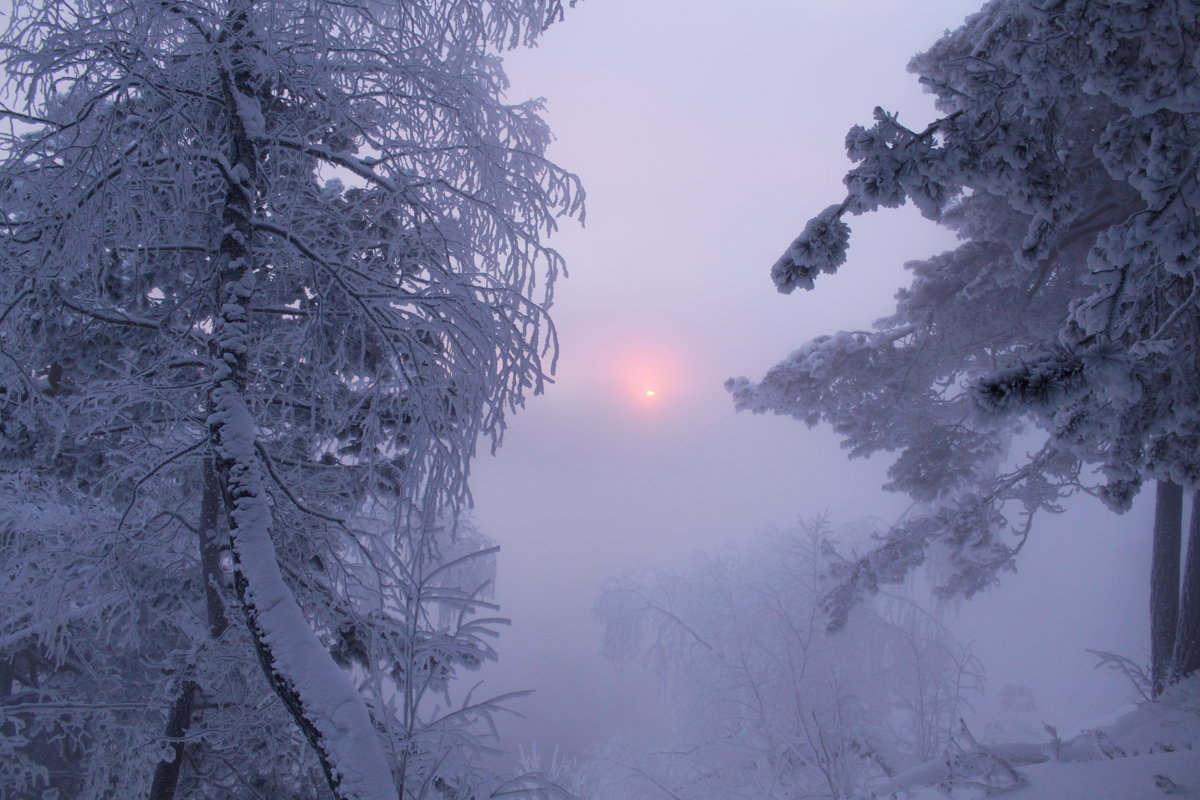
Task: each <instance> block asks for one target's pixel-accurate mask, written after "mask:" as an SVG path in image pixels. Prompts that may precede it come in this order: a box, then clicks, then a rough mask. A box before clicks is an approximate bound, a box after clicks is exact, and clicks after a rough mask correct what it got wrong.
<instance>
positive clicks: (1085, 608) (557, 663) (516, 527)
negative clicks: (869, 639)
mask: <svg viewBox="0 0 1200 800" xmlns="http://www.w3.org/2000/svg"><path fill="white" fill-rule="evenodd" d="M978 7H979V3H977V2H964V0H921V1H920V2H918V0H857V1H856V2H843V1H842V0H752V1H751V2H742V3H733V2H728V0H725V1H723V2H710V1H708V0H704V1H697V0H691V2H689V1H688V0H585V2H581V3H580V4H579V6H578V7H576V8H575V9H573V10H570V11H568V13H567V19H566V21H565V23H563V24H560V25H556V26H555V27H554V28H552V29H551V30H550V31H549V32H548V33H547V34H546V36H545V38H544V40H543V42H542V44H541V46H540V47H539V48H537V49H536V50H533V51H529V52H520V53H516V54H513V55H510V56H509V57H508V58H506V64H507V67H508V71H509V75H510V77H511V78H512V81H513V88H512V91H511V92H510V97H511V98H512V99H524V98H526V97H531V96H544V97H546V98H547V101H548V107H549V112H548V118H549V121H550V124H551V126H552V128H553V129H554V132H555V134H556V136H557V138H558V141H557V142H556V144H555V145H554V147H553V148H552V150H551V154H552V157H553V158H554V159H555V160H556V161H557V162H558V163H560V164H561V165H563V166H565V167H567V168H569V169H572V170H574V171H576V172H578V173H579V174H580V176H581V177H582V178H583V180H584V182H585V185H586V187H587V190H588V218H587V226H586V228H585V229H583V230H579V229H578V228H577V227H576V226H573V225H570V224H568V225H567V228H566V230H564V231H563V232H562V233H561V234H560V235H559V236H557V237H555V239H554V244H555V245H556V246H557V247H558V248H559V249H561V250H562V251H563V253H564V254H565V255H566V257H567V259H568V264H569V268H570V271H571V277H570V278H569V279H568V280H565V281H563V282H561V283H560V284H559V285H558V288H557V301H556V304H555V307H554V309H553V314H554V318H555V320H556V322H557V324H558V326H559V331H560V335H561V339H562V354H561V359H560V362H559V370H558V377H557V382H556V384H555V385H554V386H552V387H550V390H549V392H548V394H547V396H545V397H543V398H537V399H535V400H533V401H532V402H531V403H530V404H529V407H528V408H527V409H526V410H525V411H524V412H523V413H522V414H520V415H518V416H517V417H516V418H514V419H513V420H512V422H511V425H510V429H509V433H508V436H507V440H506V443H505V445H504V447H503V448H502V449H501V451H500V453H499V454H498V455H497V456H496V457H495V458H492V457H490V456H487V455H486V454H485V455H482V456H481V457H480V459H479V460H478V461H477V462H476V466H475V469H474V478H473V486H474V494H475V499H476V511H475V519H476V521H477V523H478V524H479V526H480V528H481V529H482V530H483V531H484V532H485V533H486V534H487V535H489V536H490V537H492V538H493V539H495V540H496V541H497V542H498V543H499V544H500V545H501V547H502V552H501V555H500V561H499V571H500V575H499V591H498V599H499V601H500V602H501V604H502V611H503V613H504V614H505V615H507V616H509V617H511V618H512V619H513V626H512V627H511V628H510V629H507V630H505V632H504V633H503V635H502V637H501V639H500V641H499V650H500V652H501V659H502V663H501V664H500V665H499V667H497V668H489V669H488V670H487V671H486V672H485V673H484V677H485V679H486V683H485V689H487V688H490V689H491V691H492V692H500V691H507V690H510V689H518V688H533V689H536V690H537V694H536V695H535V696H534V697H533V698H532V699H529V700H527V701H523V702H522V703H521V704H520V705H519V707H520V709H521V710H522V711H523V712H524V713H525V714H526V715H527V716H528V719H527V720H525V721H514V722H511V723H509V724H506V725H505V726H504V728H503V731H504V732H505V733H506V735H507V736H506V744H507V745H508V746H510V747H514V748H515V747H516V746H517V745H518V744H521V743H524V742H528V740H530V739H531V738H534V737H536V738H537V739H539V743H540V746H541V747H542V749H546V748H548V747H553V746H554V745H555V744H556V743H558V744H561V745H562V746H563V747H564V748H565V749H566V750H568V751H574V750H576V749H578V748H581V747H584V746H586V745H588V744H591V743H593V742H594V741H596V740H597V739H598V738H602V737H605V736H609V735H613V734H615V733H618V732H620V730H621V728H622V726H624V725H626V724H628V723H630V722H635V723H636V722H639V720H640V721H641V722H642V723H644V722H645V721H646V719H647V718H648V716H649V715H650V714H651V713H652V712H654V711H655V710H656V705H655V701H654V699H653V691H652V689H651V688H649V687H648V686H647V685H646V682H645V681H642V680H639V679H638V678H637V677H636V676H632V675H629V674H624V675H618V674H615V673H613V672H612V670H611V669H610V668H609V667H608V665H606V664H605V663H603V662H602V661H601V660H600V658H599V640H598V629H597V627H596V625H595V623H594V622H593V620H592V618H591V604H592V602H593V600H594V599H595V596H596V594H597V591H598V589H599V587H600V584H601V583H602V582H603V580H604V579H605V578H606V577H607V576H609V575H612V574H616V573H619V572H621V571H622V570H624V569H626V568H628V567H639V566H646V565H655V566H660V567H664V568H672V567H676V566H679V565H681V564H682V563H683V562H684V560H685V558H686V557H687V555H688V554H689V553H690V552H692V551H693V550H697V549H711V548H714V547H716V546H719V545H720V544H722V543H725V542H728V541H738V540H745V539H747V538H749V537H750V536H752V535H753V533H754V532H755V530H757V529H758V528H760V527H762V526H764V525H768V524H777V525H789V524H791V523H792V522H794V521H795V520H796V519H797V518H800V517H811V516H813V515H814V514H817V513H819V512H823V511H828V512H831V513H832V514H833V516H834V519H835V521H836V522H853V521H856V520H858V519H861V518H864V517H868V516H872V515H873V516H878V517H881V518H883V519H892V518H894V517H895V516H896V515H897V514H899V513H900V512H901V511H903V510H904V508H905V505H906V503H905V502H904V500H903V498H901V497H897V496H893V495H887V494H884V493H882V492H881V491H879V489H878V486H879V485H880V484H881V483H883V481H884V471H885V469H886V466H887V464H886V462H885V461H884V460H882V459H874V460H870V461H863V460H856V461H853V462H851V461H848V460H847V459H846V457H845V454H844V452H843V451H842V450H840V449H839V447H838V445H837V440H836V438H835V437H834V436H833V435H832V434H831V433H830V432H829V431H827V430H823V429H817V430H814V431H809V430H808V429H806V428H805V427H804V426H803V425H802V424H800V423H799V422H796V421H793V420H787V419H781V418H776V417H754V416H750V415H746V414H735V413H734V411H733V408H732V404H731V403H730V402H729V399H728V397H727V395H726V394H725V391H724V389H723V388H722V383H723V381H724V380H725V379H726V378H728V377H731V376H737V375H746V376H749V377H751V378H758V377H761V375H762V373H763V372H764V371H765V370H766V369H767V368H768V367H770V366H771V365H773V364H774V363H776V362H777V361H779V360H780V359H781V358H782V357H784V356H785V355H786V354H787V353H788V352H790V351H791V350H793V349H795V348H796V347H798V346H799V345H801V344H802V343H804V342H805V341H806V340H808V339H809V338H811V337H813V336H815V335H818V334H821V333H832V332H833V331H835V330H838V329H854V328H863V327H866V326H869V325H870V323H871V322H872V321H873V320H874V319H876V318H878V317H880V316H882V315H884V314H885V313H887V312H888V311H889V310H890V308H891V304H892V294H893V293H894V291H895V290H896V288H898V287H899V286H900V285H902V284H903V283H905V282H906V277H907V276H906V273H905V272H904V271H903V269H902V264H903V262H904V261H906V260H908V259H914V258H922V257H924V256H927V255H930V254H932V253H934V252H936V251H939V250H942V249H946V248H947V247H949V246H952V244H953V240H952V239H951V238H950V237H949V236H948V235H947V234H946V233H945V232H944V231H940V230H938V229H936V228H935V227H934V226H932V225H931V224H930V223H927V222H925V221H924V220H922V219H921V218H920V217H919V215H917V214H916V213H915V212H913V211H912V210H911V209H903V210H900V211H897V212H891V213H886V214H878V215H873V216H871V217H868V218H863V219H858V220H852V225H853V227H854V229H855V236H854V244H853V246H852V248H851V254H850V260H849V262H848V263H847V265H846V266H845V267H844V268H843V270H842V272H841V273H839V274H838V275H837V276H836V277H834V278H830V279H827V280H823V281H822V282H821V284H820V285H819V287H818V289H817V290H816V291H815V292H813V293H808V294H796V295H792V296H781V295H778V294H777V293H776V292H775V290H774V288H773V287H772V285H771V282H770V279H769V276H768V272H769V269H770V266H771V264H772V263H773V262H774V260H775V259H776V258H777V257H778V255H779V254H780V253H781V252H782V251H783V249H784V248H785V247H786V246H787V245H788V243H789V242H790V241H791V240H792V238H794V237H795V235H796V234H797V233H799V231H800V229H801V228H802V227H803V225H804V223H805V221H806V220H807V219H808V218H809V217H810V216H812V215H813V214H815V213H816V212H818V211H820V210H821V209H822V208H824V207H825V206H827V205H829V204H830V203H833V202H837V201H839V200H840V199H841V198H842V196H843V190H842V186H841V176H842V174H843V173H844V172H845V170H846V169H847V166H848V162H847V161H846V159H845V155H844V152H843V149H842V141H843V138H844V136H845V133H846V130H847V129H848V128H849V127H850V126H851V125H852V124H855V123H862V122H868V121H869V120H870V115H871V110H872V108H873V107H874V106H876V105H883V106H885V107H887V108H888V110H892V111H899V112H900V114H901V120H902V121H903V120H909V121H911V123H912V124H913V125H916V126H922V125H923V123H924V122H926V121H928V120H929V119H930V118H931V116H932V114H933V108H932V103H931V101H930V99H929V98H928V97H927V96H924V95H923V94H922V93H921V92H920V88H919V87H918V85H917V83H916V80H915V79H914V77H913V76H911V75H909V74H908V73H907V72H906V70H905V66H906V64H907V62H908V59H909V58H910V57H911V56H912V55H913V54H915V53H917V52H918V51H920V50H922V49H924V48H925V47H927V46H928V45H930V44H932V42H933V41H934V40H935V39H936V38H937V37H938V36H939V35H940V34H941V32H942V31H943V30H945V29H946V28H950V27H956V26H957V24H958V23H959V22H960V21H961V20H962V18H963V17H964V16H965V15H966V14H967V13H970V12H971V11H973V10H975V9H977V8H978ZM647 389H653V390H654V391H655V392H656V395H655V397H654V398H652V399H650V398H646V397H645V395H644V392H645V391H646V390H647ZM1147 519H1148V516H1147V513H1146V509H1145V508H1144V504H1143V507H1139V508H1138V509H1136V510H1135V512H1134V513H1132V514H1130V515H1126V516H1125V517H1123V518H1118V517H1114V516H1112V515H1110V514H1107V513H1104V512H1102V511H1100V510H1099V508H1098V506H1097V505H1096V504H1095V503H1094V502H1090V501H1080V502H1079V503H1075V504H1073V505H1072V512H1071V513H1068V514H1066V515H1064V516H1062V517H1058V518H1050V519H1044V520H1043V521H1042V524H1041V525H1040V526H1039V528H1038V529H1037V530H1036V531H1035V536H1034V539H1033V541H1032V542H1031V544H1030V545H1029V546H1028V547H1027V548H1026V551H1025V552H1024V553H1023V554H1022V558H1021V572H1020V573H1019V574H1018V575H1015V576H1010V577H1009V578H1008V579H1006V580H1005V582H1004V584H1003V585H1002V586H1001V587H999V588H998V589H996V590H993V591H992V592H990V593H988V594H987V595H986V596H984V597H982V598H979V599H976V600H973V601H970V602H968V603H965V604H963V605H962V606H961V610H960V612H959V613H958V615H957V617H956V616H955V615H954V614H953V613H950V614H949V619H950V621H951V624H952V625H953V626H954V627H955V628H956V629H957V630H958V631H959V632H960V635H961V636H962V638H964V639H965V640H969V641H973V642H974V643H975V647H976V651H977V654H978V655H980V656H981V657H982V658H983V659H984V661H985V663H986V664H987V666H988V667H989V671H990V673H989V678H990V683H991V685H992V686H993V687H994V688H996V689H998V688H999V687H1000V686H1002V685H1004V684H1006V683H1024V684H1030V685H1033V686H1034V688H1035V691H1036V693H1037V696H1038V700H1039V703H1040V705H1041V707H1042V709H1043V710H1044V712H1045V717H1046V721H1048V722H1052V723H1057V724H1059V725H1060V727H1062V728H1069V727H1070V726H1071V725H1072V724H1073V723H1076V722H1082V721H1083V720H1084V719H1086V717H1087V716H1088V715H1089V714H1091V713H1094V712H1096V711H1102V710H1103V709H1104V707H1105V705H1106V704H1107V703H1110V702H1112V701H1113V700H1114V699H1120V698H1122V697H1125V696H1127V694H1128V693H1127V692H1126V688H1125V687H1124V686H1123V685H1122V684H1121V683H1120V681H1119V680H1116V679H1114V678H1113V677H1111V676H1109V675H1106V674H1104V673H1097V672H1094V671H1093V670H1092V669H1091V665H1092V663H1093V659H1092V658H1091V657H1090V656H1088V655H1087V654H1085V653H1084V652H1083V649H1084V648H1086V647H1092V648H1099V649H1108V650H1120V651H1123V652H1125V653H1126V654H1127V655H1130V656H1132V657H1135V658H1137V659H1142V658H1143V656H1144V651H1145V649H1146V643H1145V639H1146V629H1147V624H1146V619H1145V618H1146V617H1147V612H1146V611H1145V605H1146V601H1145V592H1146V590H1145V584H1146V575H1147V573H1148V569H1149V568H1148V564H1149V544H1148V535H1147V528H1146V526H1147V525H1148V521H1147Z"/></svg>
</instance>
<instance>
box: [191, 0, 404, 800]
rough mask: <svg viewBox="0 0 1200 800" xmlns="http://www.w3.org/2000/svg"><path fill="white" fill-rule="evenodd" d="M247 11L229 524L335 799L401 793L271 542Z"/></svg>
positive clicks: (220, 453) (226, 476)
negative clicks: (255, 363) (250, 394)
mask: <svg viewBox="0 0 1200 800" xmlns="http://www.w3.org/2000/svg"><path fill="white" fill-rule="evenodd" d="M249 13H250V2H249V0H234V2H233V3H231V10H230V12H229V16H228V18H227V20H226V23H227V28H226V30H225V31H224V32H223V33H222V35H221V37H220V40H219V44H220V45H221V46H222V47H223V49H224V52H225V53H226V54H227V56H228V60H227V61H226V62H225V63H226V64H227V66H226V67H225V68H223V70H222V75H221V80H222V84H223V87H222V88H223V92H224V100H225V103H224V105H225V112H226V114H227V115H228V118H229V136H230V142H229V144H230V152H229V164H230V167H231V169H230V170H229V172H228V174H227V176H226V182H227V189H226V195H225V208H224V212H223V217H224V219H223V222H224V234H223V236H222V239H221V244H220V250H219V254H218V255H219V260H218V268H219V275H218V280H219V282H220V285H219V287H218V289H217V292H218V293H217V306H216V307H217V308H218V309H219V315H218V317H217V321H216V325H215V326H214V330H213V334H214V336H213V339H214V341H215V343H216V347H217V358H216V368H215V369H214V371H213V376H212V390H211V396H210V408H211V414H210V415H209V418H208V425H209V430H210V434H211V436H212V440H213V452H214V454H215V456H216V467H217V475H218V481H219V483H220V486H221V491H222V494H223V497H224V502H225V513H226V516H227V519H228V523H229V544H230V549H231V551H232V554H233V580H234V588H235V589H236V590H237V597H238V601H239V602H240V603H241V606H242V611H243V613H244V614H245V617H246V625H247V627H248V628H249V631H250V635H251V638H252V639H253V641H254V647H255V650H256V651H257V653H258V660H259V663H260V664H261V665H262V669H263V673H264V674H265V675H266V677H267V681H268V682H269V683H270V685H271V688H272V689H273V690H274V691H275V693H276V694H277V695H278V696H279V698H280V699H281V700H282V701H283V704H284V706H285V707H286V708H287V710H288V712H289V713H290V714H291V716H292V719H293V720H295V722H296V725H297V726H298V727H299V728H300V730H301V732H303V733H304V735H305V737H306V738H307V739H308V741H309V743H310V744H311V745H312V749H313V751H314V753H315V754H316V756H317V760H318V762H319V763H320V765H321V769H322V770H323V771H324V773H325V778H326V781H327V782H328V783H329V788H330V789H331V790H332V791H333V794H334V796H335V797H336V798H338V800H396V798H397V796H398V795H397V792H396V786H395V783H394V781H393V779H392V771H391V767H390V766H389V764H388V759H387V756H386V755H385V754H384V751H383V746H382V744H381V743H380V741H379V736H378V734H377V733H376V732H375V727H374V724H373V723H372V721H371V715H370V712H369V711H368V710H367V706H366V703H365V702H364V701H363V698H362V695H361V694H359V692H358V690H357V689H356V688H355V686H354V684H353V682H352V681H351V680H350V677H349V676H348V675H347V674H346V673H345V672H343V671H342V669H341V668H340V667H338V666H337V664H336V663H335V662H334V660H333V656H331V655H330V653H329V650H328V649H327V648H326V647H325V645H324V644H322V643H321V640H320V639H319V638H318V637H317V635H316V633H315V632H314V631H313V629H312V627H311V626H310V625H309V623H308V620H307V619H306V618H305V616H304V612H303V611H302V610H301V608H300V605H299V604H298V603H297V602H296V598H295V596H294V595H293V594H292V591H291V588H290V587H289V586H288V585H287V583H286V581H284V579H283V573H282V571H281V570H280V568H279V562H278V556H277V554H276V550H275V544H274V542H273V541H272V538H271V528H272V525H273V524H274V514H273V511H272V507H271V498H270V496H269V494H268V489H267V480H266V474H265V472H266V471H265V469H264V468H263V465H262V462H261V460H260V456H259V453H258V428H257V424H256V421H255V418H254V415H253V413H252V412H251V410H250V407H249V404H248V403H247V398H246V388H247V385H248V383H249V380H248V378H249V358H248V355H249V350H250V347H251V346H252V330H251V325H250V316H249V306H250V303H251V301H252V299H253V297H254V291H255V279H256V276H255V265H254V238H255V230H254V203H255V198H256V194H257V192H256V188H255V187H256V185H257V176H258V157H257V152H256V148H257V145H256V144H255V142H256V140H257V139H258V138H259V137H261V136H263V135H265V132H264V130H263V119H262V111H261V104H260V101H259V99H258V92H257V86H256V81H255V77H254V66H253V56H252V55H250V54H248V53H247V52H246V50H247V49H248V46H247V41H246V40H247V38H248V37H249V36H250V30H249V22H248V20H249Z"/></svg>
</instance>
